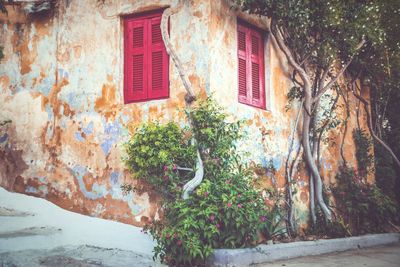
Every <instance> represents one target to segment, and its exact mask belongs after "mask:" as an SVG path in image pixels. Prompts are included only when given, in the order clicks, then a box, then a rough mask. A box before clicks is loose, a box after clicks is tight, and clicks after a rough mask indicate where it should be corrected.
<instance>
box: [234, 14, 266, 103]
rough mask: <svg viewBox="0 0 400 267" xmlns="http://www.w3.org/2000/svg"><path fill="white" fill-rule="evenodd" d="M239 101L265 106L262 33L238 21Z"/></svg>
mask: <svg viewBox="0 0 400 267" xmlns="http://www.w3.org/2000/svg"><path fill="white" fill-rule="evenodd" d="M238 74H239V75H238V88H239V90H238V91H239V94H238V95H239V96H238V99H239V102H240V103H243V104H248V105H251V106H255V107H258V108H265V82H264V46H263V36H262V34H261V33H260V32H259V31H258V30H256V29H254V28H253V27H251V26H249V25H247V24H245V23H241V22H238Z"/></svg>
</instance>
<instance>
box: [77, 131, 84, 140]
mask: <svg viewBox="0 0 400 267" xmlns="http://www.w3.org/2000/svg"><path fill="white" fill-rule="evenodd" d="M75 139H76V140H78V141H79V142H83V141H85V138H83V136H82V133H81V132H75Z"/></svg>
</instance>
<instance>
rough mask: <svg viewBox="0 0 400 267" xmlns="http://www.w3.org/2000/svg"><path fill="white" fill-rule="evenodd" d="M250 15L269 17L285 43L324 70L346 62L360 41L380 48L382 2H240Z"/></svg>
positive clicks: (382, 33) (381, 39) (300, 57)
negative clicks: (336, 63)
mask: <svg viewBox="0 0 400 267" xmlns="http://www.w3.org/2000/svg"><path fill="white" fill-rule="evenodd" d="M236 2H237V3H238V4H239V6H240V7H241V8H243V9H244V10H248V11H249V12H250V13H255V14H260V15H265V16H268V17H269V18H271V19H272V24H275V25H277V28H279V29H280V30H281V32H282V33H283V37H284V38H285V42H286V44H287V45H288V47H289V49H290V50H291V52H293V54H294V55H295V58H298V59H300V61H301V60H303V59H307V64H309V65H310V66H316V67H318V68H319V67H321V68H325V67H327V66H330V65H332V63H333V61H337V60H339V63H343V62H340V60H342V61H347V60H348V59H349V58H350V57H351V56H352V55H353V54H354V52H355V50H356V48H357V46H358V44H359V42H360V40H361V39H362V38H365V39H367V40H368V41H369V42H370V44H371V45H373V46H379V45H380V44H381V43H382V42H383V40H384V37H385V35H384V32H383V31H382V28H381V27H380V21H379V19H380V16H381V13H380V4H379V2H380V1H377V0H376V1H368V0H365V1H354V0H352V1H348V0H334V1H332V0H331V1H321V0H308V1H298V0H263V1H260V0H237V1H236Z"/></svg>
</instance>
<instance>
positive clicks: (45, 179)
mask: <svg viewBox="0 0 400 267" xmlns="http://www.w3.org/2000/svg"><path fill="white" fill-rule="evenodd" d="M38 180H39V181H40V182H41V183H43V184H45V183H47V177H46V176H41V177H38Z"/></svg>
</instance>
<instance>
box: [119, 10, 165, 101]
mask: <svg viewBox="0 0 400 267" xmlns="http://www.w3.org/2000/svg"><path fill="white" fill-rule="evenodd" d="M160 23H161V13H160V12H157V13H154V12H152V13H147V14H144V15H142V16H136V17H132V18H126V19H125V20H124V99H125V103H130V102H138V101H145V100H151V99H159V98H166V97H168V96H169V80H168V79H169V74H168V67H169V58H168V54H167V52H166V49H165V45H164V42H163V40H162V35H161V28H160Z"/></svg>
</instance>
